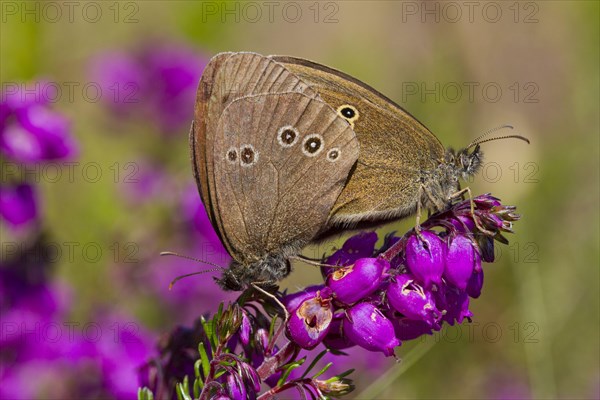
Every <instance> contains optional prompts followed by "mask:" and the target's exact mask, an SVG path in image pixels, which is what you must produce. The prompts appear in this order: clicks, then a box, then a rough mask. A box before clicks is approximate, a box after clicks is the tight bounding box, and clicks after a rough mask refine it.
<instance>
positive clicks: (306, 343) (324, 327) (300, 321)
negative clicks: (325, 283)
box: [286, 288, 333, 350]
mask: <svg viewBox="0 0 600 400" xmlns="http://www.w3.org/2000/svg"><path fill="white" fill-rule="evenodd" d="M325 289H327V288H325ZM325 289H324V290H323V291H322V292H323V293H322V292H318V293H317V294H316V295H315V296H313V297H309V298H308V299H306V300H304V301H303V302H302V303H301V304H300V305H299V306H298V308H297V309H296V310H294V311H293V312H292V313H291V315H290V319H289V321H288V323H287V327H286V328H287V334H288V337H289V338H290V340H292V341H293V342H295V343H296V344H298V345H299V346H300V347H302V348H305V349H308V350H310V349H312V348H314V347H315V346H317V345H318V344H319V343H321V341H322V340H323V338H324V337H325V335H327V332H328V331H329V326H330V324H331V320H332V318H333V309H332V306H331V299H330V298H329V295H330V293H331V292H330V291H328V290H325Z"/></svg>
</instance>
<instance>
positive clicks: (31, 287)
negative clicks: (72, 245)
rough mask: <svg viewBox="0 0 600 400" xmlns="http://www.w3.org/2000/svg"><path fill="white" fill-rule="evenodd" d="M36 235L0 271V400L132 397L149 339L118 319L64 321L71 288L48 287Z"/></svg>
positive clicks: (133, 322) (46, 266)
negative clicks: (0, 325) (4, 399)
mask: <svg viewBox="0 0 600 400" xmlns="http://www.w3.org/2000/svg"><path fill="white" fill-rule="evenodd" d="M48 248H49V246H48V245H47V244H46V242H45V241H44V239H43V237H42V236H40V237H39V238H38V239H37V240H36V241H35V243H34V244H32V245H30V246H29V247H25V248H22V249H18V250H19V251H17V252H13V251H12V250H11V255H10V257H9V259H8V260H3V262H2V265H0V315H2V329H1V330H0V398H11V399H12V398H14V399H31V398H40V399H46V398H89V397H95V396H100V397H102V398H111V399H129V398H132V397H135V395H136V392H137V387H138V384H139V382H138V379H137V378H138V372H137V370H138V367H139V366H140V365H142V364H143V362H144V361H145V360H146V359H147V358H148V357H149V356H150V355H151V354H152V351H151V349H152V347H153V346H152V342H153V341H154V338H153V337H152V335H150V334H149V333H148V332H146V331H145V330H144V329H143V328H142V327H141V326H140V324H139V323H138V322H137V321H136V320H134V319H130V318H125V317H123V316H119V315H107V314H102V315H100V314H99V315H97V316H96V320H95V321H90V322H89V323H87V322H86V323H80V322H77V321H72V320H69V319H68V315H69V312H70V310H69V306H70V304H72V301H71V300H72V296H71V290H70V287H68V286H67V285H66V284H62V283H60V282H56V281H52V280H51V274H50V272H51V271H50V270H51V268H52V263H51V262H49V261H48V260H47V259H46V258H45V255H46V254H47V253H46V252H47V250H48Z"/></svg>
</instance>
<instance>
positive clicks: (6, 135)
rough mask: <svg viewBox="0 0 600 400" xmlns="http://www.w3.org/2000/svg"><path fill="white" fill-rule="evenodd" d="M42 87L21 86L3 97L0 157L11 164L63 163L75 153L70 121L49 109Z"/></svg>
mask: <svg viewBox="0 0 600 400" xmlns="http://www.w3.org/2000/svg"><path fill="white" fill-rule="evenodd" d="M28 86H30V85H28ZM42 86H43V85H41V84H40V82H36V83H35V84H34V87H33V88H30V87H27V86H26V85H25V84H21V85H19V86H17V87H16V88H15V87H12V86H11V87H9V89H10V92H8V91H7V92H4V93H2V100H1V101H0V153H1V154H3V155H4V156H6V157H7V158H9V159H11V160H14V161H18V162H25V163H33V162H40V161H49V160H64V159H67V158H71V157H72V156H74V155H75V153H76V152H77V149H76V144H75V141H74V139H73V137H72V136H71V129H70V124H69V121H68V120H67V119H66V118H65V117H64V116H63V115H62V114H60V113H58V112H56V111H53V110H52V109H51V108H50V104H49V101H48V99H47V98H46V97H45V91H42V90H41V88H42Z"/></svg>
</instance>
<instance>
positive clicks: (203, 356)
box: [198, 342, 210, 379]
mask: <svg viewBox="0 0 600 400" xmlns="http://www.w3.org/2000/svg"><path fill="white" fill-rule="evenodd" d="M198 352H199V353H200V361H201V362H202V372H203V373H204V379H206V378H207V377H208V374H209V373H210V360H209V359H208V354H207V353H206V349H205V348H204V343H202V342H200V344H199V345H198Z"/></svg>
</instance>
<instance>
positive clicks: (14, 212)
mask: <svg viewBox="0 0 600 400" xmlns="http://www.w3.org/2000/svg"><path fill="white" fill-rule="evenodd" d="M0 216H1V217H2V218H3V219H4V220H5V221H7V222H8V223H10V224H11V225H12V226H13V227H17V226H22V225H25V224H27V223H29V222H32V221H34V220H35V219H36V218H37V216H38V205H37V202H36V190H35V189H34V187H33V186H31V185H29V184H27V183H21V184H17V185H6V186H5V185H2V186H0Z"/></svg>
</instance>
